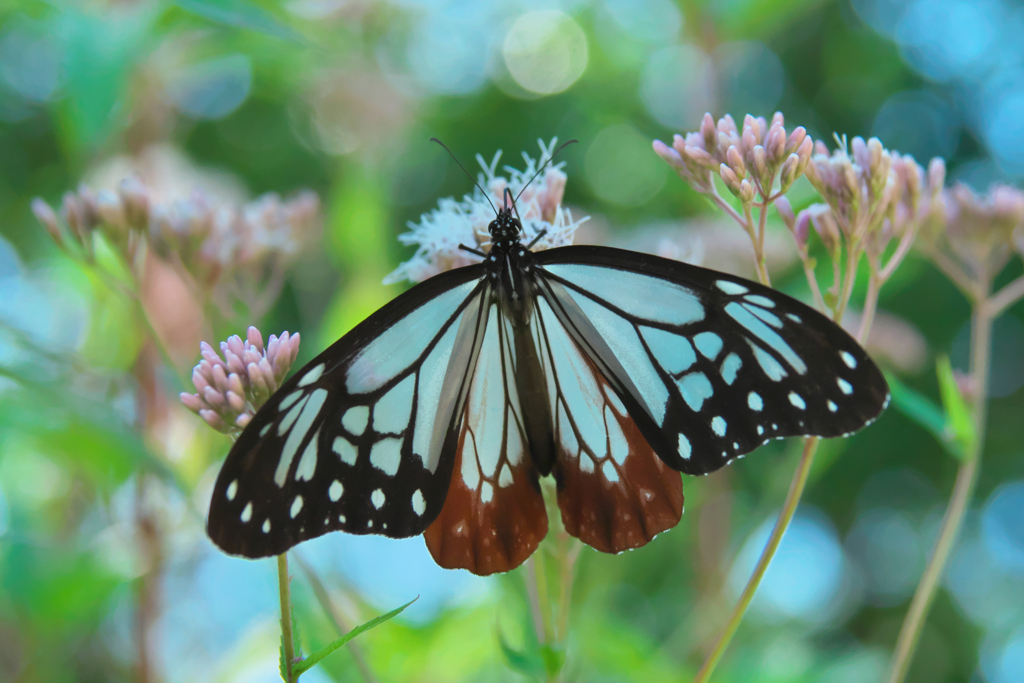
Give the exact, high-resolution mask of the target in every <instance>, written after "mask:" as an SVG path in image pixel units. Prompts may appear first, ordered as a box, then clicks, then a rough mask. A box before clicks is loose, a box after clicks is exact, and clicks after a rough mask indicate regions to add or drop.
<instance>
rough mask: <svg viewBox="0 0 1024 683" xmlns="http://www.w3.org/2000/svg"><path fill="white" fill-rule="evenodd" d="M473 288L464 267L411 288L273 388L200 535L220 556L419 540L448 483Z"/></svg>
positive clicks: (478, 291) (476, 276)
mask: <svg viewBox="0 0 1024 683" xmlns="http://www.w3.org/2000/svg"><path fill="white" fill-rule="evenodd" d="M482 276H483V268H482V267H478V266H470V267H467V268H461V269H459V270H456V271H450V272H448V273H443V274H441V275H439V276H437V277H434V278H431V279H430V280H428V281H427V282H424V283H421V284H420V285H417V286H416V287H413V288H412V289H410V290H409V291H408V292H406V293H404V294H402V295H400V296H399V297H397V298H396V299H394V300H393V301H392V302H390V303H389V304H387V305H385V306H384V307H382V308H381V309H380V310H379V311H377V312H376V313H374V314H373V315H371V316H370V317H369V318H367V319H366V320H365V321H363V322H362V323H361V324H360V325H358V326H357V327H356V328H355V329H353V330H352V331H351V332H350V333H348V334H346V335H345V336H344V337H342V338H341V339H340V340H338V341H337V342H335V343H334V344H333V345H332V346H331V347H329V348H328V349H327V350H326V351H324V352H323V353H321V354H320V355H319V356H317V357H316V358H315V359H314V360H313V361H311V362H310V363H309V364H307V365H306V366H305V367H304V368H302V369H301V370H299V371H298V372H296V373H295V374H294V376H293V377H291V378H290V379H289V380H288V381H286V382H285V383H284V384H283V385H282V387H281V389H280V390H279V391H277V392H276V393H275V394H274V395H273V396H272V397H271V398H270V400H269V401H268V402H267V403H266V404H265V405H264V406H263V407H262V408H261V409H260V410H259V411H258V412H257V413H256V415H255V416H254V417H253V420H252V422H251V423H250V424H249V425H248V426H247V427H246V429H245V430H244V431H243V432H242V434H241V435H240V436H239V438H238V441H237V442H236V443H235V445H234V447H233V448H232V449H231V452H230V453H229V455H228V457H227V460H226V461H225V463H224V466H223V467H222V469H221V473H220V476H219V478H218V480H217V483H216V485H215V487H214V492H213V498H212V501H211V504H210V515H209V519H208V522H207V531H208V533H209V535H210V537H211V538H212V539H213V541H214V542H215V543H216V544H217V545H218V546H220V547H221V548H222V549H223V550H224V551H226V552H228V553H231V554H236V555H244V556H246V557H265V556H268V555H276V554H280V553H281V552H284V551H285V550H287V549H288V548H290V547H292V546H294V545H295V544H297V543H299V542H301V541H304V540H307V539H310V538H314V537H316V536H320V535H322V534H324V533H327V532H328V531H334V530H343V531H347V532H349V533H355V534H365V533H376V534H383V535H386V536H390V537H393V538H402V537H407V536H413V535H416V534H419V533H422V532H423V530H424V529H425V528H426V527H427V526H428V525H429V523H430V522H431V521H432V520H433V519H434V518H435V517H436V516H437V515H438V513H439V512H440V511H441V508H442V505H443V504H444V501H445V497H446V495H447V491H448V484H449V481H450V479H451V471H452V466H453V461H454V453H455V448H456V445H457V439H458V433H457V431H456V430H455V429H454V425H455V422H456V415H457V413H458V411H459V408H460V405H461V403H462V402H464V401H465V395H466V392H467V390H468V388H467V386H468V385H467V381H466V380H467V377H468V375H469V370H470V368H471V367H472V365H473V362H472V360H473V356H474V354H475V353H476V350H477V349H478V348H479V344H480V337H481V335H482V332H483V328H482V323H483V320H484V318H483V315H484V304H485V301H486V299H487V298H488V297H489V295H488V286H487V284H486V283H485V282H483V281H482Z"/></svg>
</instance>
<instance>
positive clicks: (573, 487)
mask: <svg viewBox="0 0 1024 683" xmlns="http://www.w3.org/2000/svg"><path fill="white" fill-rule="evenodd" d="M536 303H537V306H536V317H535V319H534V331H535V334H536V337H537V343H538V346H539V347H540V348H541V354H540V355H541V357H542V359H543V361H544V362H543V367H544V371H545V375H546V377H547V380H548V383H549V384H548V395H549V397H550V400H551V414H552V416H553V422H554V433H555V439H556V444H557V451H558V458H557V460H556V462H555V467H554V474H555V480H556V483H557V485H558V506H559V508H560V510H561V513H562V522H563V524H564V526H565V529H566V531H567V532H568V533H570V534H571V535H573V536H575V537H577V538H579V539H580V540H581V541H583V542H584V543H586V544H587V545H589V546H591V547H593V548H595V549H597V550H600V551H602V552H606V553H617V552H622V551H623V550H629V549H632V548H638V547H640V546H642V545H645V544H646V543H648V542H649V541H650V540H651V539H653V538H654V536H655V535H657V534H659V533H661V532H662V531H666V530H668V529H671V528H672V527H674V526H675V525H676V524H677V523H678V522H679V519H680V517H681V516H682V513H683V484H682V478H681V477H680V475H679V473H678V472H675V471H673V470H671V469H669V468H668V466H666V465H665V464H664V463H663V462H662V460H661V459H660V458H658V456H657V455H655V453H654V450H653V449H652V448H651V446H650V444H649V443H648V442H647V440H646V439H645V438H644V437H643V435H642V434H641V433H640V429H639V428H638V427H637V425H636V422H635V421H634V420H633V419H632V417H630V415H629V412H628V411H627V409H626V407H625V406H624V405H623V402H622V401H621V400H620V399H619V397H618V395H617V393H616V391H615V390H614V389H613V388H612V387H611V385H610V384H609V382H608V380H607V379H606V376H605V375H604V374H603V373H602V372H601V371H600V370H599V369H598V368H597V367H596V366H595V364H594V363H593V362H592V361H591V360H590V359H589V358H588V357H587V355H586V353H585V352H584V351H583V350H582V349H581V348H580V347H579V345H577V343H576V342H575V341H574V340H573V338H572V336H571V335H570V334H569V332H568V331H567V330H566V328H565V326H564V324H563V322H562V321H561V320H560V318H559V316H558V315H556V313H555V311H554V310H553V309H552V307H551V306H550V305H549V304H548V301H547V300H546V298H544V297H539V298H538V299H537V302H536Z"/></svg>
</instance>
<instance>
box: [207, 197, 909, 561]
mask: <svg viewBox="0 0 1024 683" xmlns="http://www.w3.org/2000/svg"><path fill="white" fill-rule="evenodd" d="M507 194H508V193H507V192H506V195H507ZM506 199H507V197H506ZM514 206H515V203H514V201H513V202H508V201H506V202H505V205H504V206H503V207H502V208H501V209H500V210H498V211H497V212H496V213H497V216H496V218H495V219H494V220H493V221H492V222H491V223H490V225H489V226H488V231H489V233H490V235H491V248H490V250H489V251H488V252H487V253H482V252H478V253H479V255H480V256H481V257H482V258H483V262H482V263H477V264H474V265H469V266H466V267H462V268H457V269H454V270H450V271H447V272H444V273H441V274H439V275H436V276H434V277H432V278H430V279H428V280H426V281H424V282H422V283H420V284H418V285H416V286H414V287H412V288H411V289H409V290H408V291H406V292H405V293H403V294H401V295H400V296H398V297H397V298H395V299H394V300H392V301H391V302H390V303H388V304H386V305H385V306H383V307H382V308H381V309H379V310H378V311H377V312H375V313H374V314H372V315H371V316H370V317H368V318H367V319H366V320H364V321H363V322H362V323H360V324H359V325H357V326H356V327H355V328H354V329H353V330H352V331H351V332H349V333H348V334H346V335H345V336H343V337H342V338H341V339H339V340H338V341H337V342H335V343H334V344H332V345H331V346H330V347H329V348H327V350H325V351H324V352H322V353H321V354H320V355H319V356H317V357H316V358H314V359H313V360H312V361H310V362H309V363H308V364H307V365H306V366H305V367H303V368H302V369H300V370H299V371H298V372H296V373H295V374H294V375H293V376H292V377H291V378H290V379H289V380H288V381H286V382H285V383H284V384H283V385H282V386H281V388H280V389H279V390H278V391H277V392H276V393H275V394H274V395H273V396H271V397H270V399H269V400H268V401H267V403H266V404H265V405H264V406H263V407H262V408H261V409H260V410H259V411H258V412H257V413H256V415H255V416H254V417H253V419H252V421H251V422H250V423H249V425H248V426H247V427H246V429H245V430H244V431H243V432H242V433H241V435H240V436H239V438H238V440H237V441H236V442H235V444H234V446H233V447H232V449H231V451H230V453H229V454H228V456H227V459H226V461H225V462H224V465H223V467H222V469H221V472H220V475H219V477H218V479H217V483H216V485H215V487H214V491H213V498H212V502H211V505H210V514H209V519H208V523H207V531H208V533H209V535H210V537H211V538H212V539H213V541H214V542H215V543H216V544H217V545H218V546H219V547H220V548H221V549H223V550H224V551H226V552H228V553H230V554H234V555H242V556H245V557H251V558H256V557H265V556H269V555H276V554H280V553H282V552H284V551H286V550H287V549H289V548H291V547H292V546H294V545H296V544H298V543H300V542H302V541H305V540H307V539H311V538H315V537H318V536H321V535H323V534H325V533H327V532H330V531H337V530H342V531H346V532H349V533H353V534H369V533H373V534H382V535H384V536H389V537H392V538H404V537H409V536H414V535H417V534H423V535H424V538H425V540H426V544H427V547H428V548H429V550H430V552H431V554H432V555H433V557H434V559H435V560H436V562H437V563H438V564H439V565H441V566H443V567H447V568H464V569H468V570H469V571H471V572H473V573H475V574H480V575H487V574H492V573H495V572H505V571H509V570H511V569H514V568H515V567H517V566H519V565H520V564H521V563H522V562H524V561H525V560H526V559H527V558H528V557H529V556H530V555H531V554H532V553H533V552H534V550H536V548H537V547H538V545H539V544H540V542H541V540H542V539H543V538H544V536H545V535H546V534H547V530H548V519H547V513H546V510H545V505H544V498H543V496H542V493H541V487H540V478H541V477H545V476H548V475H551V476H553V477H554V480H555V482H556V485H557V500H558V507H559V509H560V512H561V517H562V522H563V524H564V526H565V529H566V531H567V532H568V533H569V534H571V535H573V536H575V537H577V538H579V539H580V540H581V541H583V542H584V543H586V544H587V545H589V546H591V547H593V548H595V549H597V550H599V551H603V552H607V553H618V552H621V551H624V550H628V549H633V548H638V547H640V546H643V545H645V544H646V543H648V542H649V541H650V540H651V539H653V538H654V537H655V535H657V534H659V533H661V532H663V531H666V530H668V529H671V528H672V527H674V526H675V525H676V524H677V523H678V522H679V520H680V518H681V516H682V511H683V487H682V478H681V476H680V474H679V473H680V472H682V473H685V474H690V475H697V474H708V473H710V472H713V471H715V470H717V469H719V468H721V467H722V466H724V465H726V464H728V463H730V462H731V461H733V460H734V459H735V458H738V457H740V456H742V455H744V454H746V453H749V452H750V451H752V450H754V449H755V448H757V447H758V446H760V445H762V444H764V443H766V442H767V441H768V440H769V439H772V438H782V437H785V436H796V435H817V436H822V437H833V436H840V435H843V436H845V435H848V434H850V433H852V432H854V431H856V430H858V429H860V428H861V427H863V426H865V425H867V424H869V423H870V422H871V421H872V420H874V419H875V418H876V417H877V416H878V415H879V414H880V413H881V411H882V410H883V409H884V408H885V406H886V405H887V403H888V397H889V392H888V387H887V385H886V382H885V379H884V378H883V376H882V373H881V372H880V371H879V369H878V367H877V366H876V365H875V364H874V362H872V360H871V359H870V358H869V357H868V356H867V354H866V353H865V352H864V350H863V349H862V348H861V347H860V346H858V345H857V343H856V342H855V341H854V340H853V339H852V338H851V337H850V336H849V335H848V334H847V333H846V332H845V331H843V329H842V328H840V327H839V326H838V325H836V324H834V323H833V322H832V321H831V320H829V319H828V318H826V317H825V316H823V315H821V314H820V313H818V312H817V311H815V310H813V309H812V308H809V307H808V306H806V305H804V304H802V303H800V302H799V301H796V300H795V299H792V298H790V297H788V296H786V295H784V294H781V293H779V292H777V291H775V290H772V289H770V288H768V287H764V286H762V285H759V284H757V283H754V282H750V281H747V280H744V279H741V278H738V277H735V276H732V275H728V274H725V273H720V272H716V271H713V270H708V269H705V268H700V267H697V266H693V265H688V264H685V263H681V262H677V261H671V260H667V259H663V258H658V257H655V256H651V255H648V254H641V253H636V252H631V251H625V250H622V249H614V248H610V247H602V246H582V245H580V246H566V247H559V248H555V249H550V250H546V251H538V252H534V251H531V249H530V247H532V246H533V243H531V244H528V245H524V244H522V243H521V241H520V237H521V233H522V224H521V222H520V220H519V219H518V218H517V217H516V216H515V215H513V209H514ZM471 251H472V250H471Z"/></svg>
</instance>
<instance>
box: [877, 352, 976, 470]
mask: <svg viewBox="0 0 1024 683" xmlns="http://www.w3.org/2000/svg"><path fill="white" fill-rule="evenodd" d="M885 380H886V381H887V382H888V383H889V393H890V394H892V405H893V407H894V408H896V410H898V411H900V412H901V413H903V414H904V415H906V416H907V417H908V418H909V419H910V421H911V422H914V423H916V424H917V425H918V426H920V427H922V428H923V429H924V430H925V431H927V432H928V433H930V434H931V435H932V436H934V437H935V439H936V441H938V442H939V444H940V445H941V446H942V447H943V448H944V449H945V450H946V452H947V453H949V454H950V455H951V456H953V457H954V458H955V459H956V460H960V461H963V460H964V459H965V458H966V457H967V454H966V452H965V451H964V450H963V447H962V446H961V444H960V443H959V442H958V441H957V440H956V439H955V438H954V436H953V430H952V429H951V428H950V426H949V420H948V419H947V417H946V413H945V411H944V410H943V409H942V406H940V405H938V404H937V403H935V402H934V401H932V400H931V399H930V398H928V397H927V396H925V395H924V394H921V393H919V392H917V391H915V390H913V389H911V388H910V387H908V386H907V385H905V384H903V383H902V382H901V381H900V380H899V379H898V378H897V377H896V375H893V374H891V373H888V372H887V373H885Z"/></svg>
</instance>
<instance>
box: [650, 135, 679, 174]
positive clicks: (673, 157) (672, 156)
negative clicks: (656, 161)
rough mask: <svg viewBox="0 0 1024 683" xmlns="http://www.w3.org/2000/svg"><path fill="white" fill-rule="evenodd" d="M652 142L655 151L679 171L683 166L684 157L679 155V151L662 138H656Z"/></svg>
mask: <svg viewBox="0 0 1024 683" xmlns="http://www.w3.org/2000/svg"><path fill="white" fill-rule="evenodd" d="M651 144H652V146H653V147H654V153H655V154H657V155H658V156H660V157H661V158H662V159H664V160H665V161H667V162H668V164H669V166H671V167H672V168H674V169H676V170H677V171H678V170H679V169H681V168H683V158H682V157H681V156H679V152H677V151H676V150H674V149H672V148H671V147H669V146H668V145H666V144H665V143H664V142H662V141H661V140H655V141H654V142H653V143H651Z"/></svg>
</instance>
